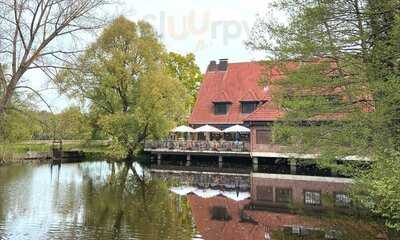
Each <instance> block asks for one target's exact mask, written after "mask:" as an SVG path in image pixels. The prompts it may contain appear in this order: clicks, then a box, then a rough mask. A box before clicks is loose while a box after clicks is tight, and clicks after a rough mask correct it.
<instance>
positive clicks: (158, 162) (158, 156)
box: [157, 153, 162, 165]
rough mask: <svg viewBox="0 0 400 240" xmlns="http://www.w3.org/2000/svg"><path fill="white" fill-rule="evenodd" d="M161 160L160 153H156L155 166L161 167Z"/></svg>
mask: <svg viewBox="0 0 400 240" xmlns="http://www.w3.org/2000/svg"><path fill="white" fill-rule="evenodd" d="M161 158H162V155H161V153H158V154H157V165H161Z"/></svg>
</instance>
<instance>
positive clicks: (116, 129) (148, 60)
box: [59, 17, 186, 159]
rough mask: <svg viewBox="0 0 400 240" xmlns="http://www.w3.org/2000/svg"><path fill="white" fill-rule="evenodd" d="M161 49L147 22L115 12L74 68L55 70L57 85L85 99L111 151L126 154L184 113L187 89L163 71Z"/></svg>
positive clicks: (160, 134) (162, 53)
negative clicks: (129, 18) (94, 113)
mask: <svg viewBox="0 0 400 240" xmlns="http://www.w3.org/2000/svg"><path fill="white" fill-rule="evenodd" d="M166 54H167V53H166V51H165V49H164V46H163V44H162V43H161V42H160V41H159V38H158V36H157V34H156V32H155V31H154V30H153V28H152V27H151V25H150V24H148V23H146V22H142V21H140V22H137V23H135V22H131V21H129V20H127V19H126V18H124V17H119V18H117V19H116V20H115V21H114V22H113V23H112V24H111V25H110V26H108V27H107V28H105V30H104V31H103V32H102V34H101V36H100V37H99V38H98V39H97V41H96V42H95V43H94V44H92V45H91V46H90V47H89V48H88V49H87V50H86V51H85V53H84V54H83V56H82V57H81V58H80V61H79V62H78V64H77V66H76V67H80V69H79V71H70V70H69V71H64V72H63V74H62V75H60V76H59V79H60V83H61V85H60V86H61V88H62V90H65V91H67V92H69V93H70V94H71V95H73V96H78V97H81V98H82V99H87V100H89V104H90V109H91V110H92V111H96V112H97V114H98V116H99V118H98V123H99V125H100V126H101V128H102V130H103V131H104V132H105V133H106V134H107V135H108V136H109V137H110V138H111V139H112V146H113V149H112V150H113V154H114V155H116V156H120V157H127V158H128V159H131V158H132V157H134V156H135V154H136V153H137V152H138V151H140V149H141V148H142V143H143V141H144V140H145V139H146V138H159V137H161V136H164V135H165V134H167V132H168V130H169V129H170V128H172V127H173V126H174V124H175V122H176V121H178V120H180V119H182V118H183V116H184V102H185V99H186V92H185V89H184V87H183V86H182V84H181V83H180V82H179V80H178V79H175V78H173V77H171V76H170V74H168V71H167V69H166V64H165V61H166Z"/></svg>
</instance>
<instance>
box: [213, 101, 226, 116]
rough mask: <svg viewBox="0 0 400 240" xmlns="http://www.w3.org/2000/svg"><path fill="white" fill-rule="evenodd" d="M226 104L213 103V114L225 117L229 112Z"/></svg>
mask: <svg viewBox="0 0 400 240" xmlns="http://www.w3.org/2000/svg"><path fill="white" fill-rule="evenodd" d="M229 104H230V103H228V102H218V103H214V114H215V115H226V114H227V113H228V110H229Z"/></svg>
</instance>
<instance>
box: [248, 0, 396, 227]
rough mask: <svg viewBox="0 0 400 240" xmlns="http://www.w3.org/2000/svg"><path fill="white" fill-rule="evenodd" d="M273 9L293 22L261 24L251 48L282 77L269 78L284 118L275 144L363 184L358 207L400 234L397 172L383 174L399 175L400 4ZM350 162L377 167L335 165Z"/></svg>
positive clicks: (296, 3) (298, 4)
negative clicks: (353, 159)
mask: <svg viewBox="0 0 400 240" xmlns="http://www.w3.org/2000/svg"><path fill="white" fill-rule="evenodd" d="M272 6H273V11H272V12H274V11H275V12H280V13H286V17H287V19H288V23H287V24H285V23H280V22H278V21H275V20H274V19H275V18H274V19H271V18H268V17H266V18H260V19H259V21H258V22H257V23H256V25H255V27H254V29H253V34H252V37H251V39H250V40H249V43H248V45H249V46H250V47H253V48H255V49H261V50H265V51H267V53H268V54H269V56H270V59H268V61H267V67H273V66H274V65H277V66H279V67H280V69H281V71H282V72H283V73H284V74H285V78H284V79H283V80H273V79H272V78H271V77H268V76H267V77H266V78H267V81H268V82H269V83H270V84H272V85H274V87H272V91H273V95H274V98H275V101H277V102H278V104H279V106H280V107H281V108H282V109H283V110H285V111H286V116H285V119H284V120H283V121H282V122H281V123H280V124H277V125H276V126H275V128H274V137H275V140H276V141H277V142H280V143H282V144H286V145H291V146H293V148H294V149H296V150H297V151H303V152H318V153H320V156H321V157H320V159H319V161H318V162H319V163H320V164H321V165H323V166H330V167H333V168H336V169H337V170H338V171H339V172H342V173H345V174H348V175H351V176H353V177H355V178H356V179H358V180H359V181H357V182H358V184H356V185H355V189H357V188H358V189H363V191H355V192H356V193H357V195H356V196H354V197H355V199H357V198H359V197H361V196H364V197H367V198H368V201H360V203H361V204H363V205H364V206H365V207H367V208H370V209H371V210H372V211H373V212H375V213H378V214H380V216H382V217H384V218H386V219H387V223H388V226H391V227H396V228H397V229H399V222H400V218H399V217H398V215H396V213H398V212H400V206H399V205H398V204H397V202H398V201H399V200H400V194H399V193H400V185H399V184H397V180H396V178H398V176H399V173H398V172H397V173H393V174H389V175H387V174H386V172H393V171H394V172H396V171H397V170H395V169H392V167H393V166H395V165H397V164H398V157H394V156H397V155H396V154H393V152H398V151H399V146H400V138H399V136H400V135H399V130H400V124H399V118H400V115H399V113H400V112H399V107H398V106H399V104H400V95H399V94H398V92H399V90H400V76H399V62H398V59H399V54H400V48H399V46H400V45H399V41H398V39H399V31H400V25H399V23H400V22H399V20H400V15H399V9H400V3H399V2H398V1H394V0H382V1H369V0H311V1H310V0H277V1H275V2H274V4H273V5H272ZM348 156H358V157H359V158H361V157H364V158H369V159H372V160H373V161H372V163H370V165H371V166H370V168H369V170H364V171H359V170H360V166H359V165H360V164H356V163H353V164H350V163H348V164H343V165H340V166H338V165H337V164H336V163H337V159H343V158H346V157H348ZM383 159H385V161H382V160H383ZM358 163H360V162H358ZM383 175H385V176H386V177H385V178H380V177H381V176H383ZM371 180H372V181H371ZM385 191H389V192H388V194H383V193H384V192H385Z"/></svg>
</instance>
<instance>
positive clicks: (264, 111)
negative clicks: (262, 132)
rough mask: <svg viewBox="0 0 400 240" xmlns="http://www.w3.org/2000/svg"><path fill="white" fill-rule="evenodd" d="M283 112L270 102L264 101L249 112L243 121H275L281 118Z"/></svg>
mask: <svg viewBox="0 0 400 240" xmlns="http://www.w3.org/2000/svg"><path fill="white" fill-rule="evenodd" d="M283 115H284V112H283V111H282V110H280V109H279V108H278V107H277V106H275V104H273V103H272V102H267V103H264V104H263V105H262V106H260V107H259V108H257V109H256V110H255V111H254V112H253V113H251V114H250V115H249V116H248V117H247V118H246V119H245V121H248V122H259V121H261V122H263V121H276V120H278V119H280V118H282V117H283Z"/></svg>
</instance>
